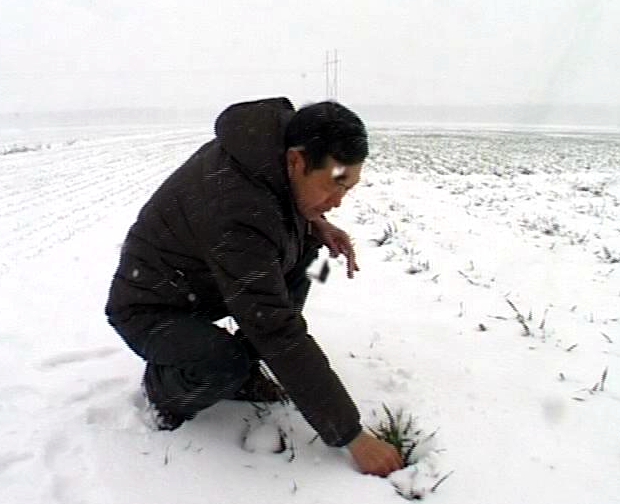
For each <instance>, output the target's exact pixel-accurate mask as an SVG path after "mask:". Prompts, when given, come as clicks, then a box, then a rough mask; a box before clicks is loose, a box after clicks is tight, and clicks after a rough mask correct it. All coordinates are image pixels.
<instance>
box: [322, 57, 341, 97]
mask: <svg viewBox="0 0 620 504" xmlns="http://www.w3.org/2000/svg"><path fill="white" fill-rule="evenodd" d="M339 63H340V60H339V59H338V49H334V55H333V57H332V59H330V55H329V51H325V99H326V100H329V99H333V100H337V99H338V64H339Z"/></svg>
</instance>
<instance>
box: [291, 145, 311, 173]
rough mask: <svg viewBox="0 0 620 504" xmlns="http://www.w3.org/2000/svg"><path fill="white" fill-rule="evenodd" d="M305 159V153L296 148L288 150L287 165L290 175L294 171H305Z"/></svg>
mask: <svg viewBox="0 0 620 504" xmlns="http://www.w3.org/2000/svg"><path fill="white" fill-rule="evenodd" d="M305 164H306V163H305V159H304V156H303V154H302V153H301V152H300V151H298V150H296V149H289V150H287V151H286V165H287V168H288V172H289V175H292V174H293V173H303V171H304V169H305Z"/></svg>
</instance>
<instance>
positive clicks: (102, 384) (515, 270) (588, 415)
mask: <svg viewBox="0 0 620 504" xmlns="http://www.w3.org/2000/svg"><path fill="white" fill-rule="evenodd" d="M209 131H210V127H208V128H197V127H196V126H195V125H194V126H185V127H183V126H178V127H173V128H172V127H169V128H166V127H163V126H158V127H149V126H144V125H142V126H136V127H128V126H126V125H125V126H122V127H119V128H111V127H108V128H99V129H98V128H92V127H91V128H83V129H80V128H55V129H54V128H47V129H31V130H28V131H19V130H13V131H8V130H0V133H2V136H1V138H0V140H1V142H0V147H1V148H0V154H2V155H0V183H1V186H2V194H1V195H0V250H1V252H0V301H1V303H0V355H1V359H2V366H0V502H2V503H7V504H8V503H10V504H13V503H15V504H18V503H19V504H22V503H45V504H48V503H60V504H74V503H75V504H76V503H89V504H91V503H92V504H107V503H118V502H129V503H138V502H148V503H149V504H158V503H162V504H163V503H166V504H168V503H170V502H178V503H187V504H192V503H201V504H202V503H204V502H217V503H240V502H269V503H272V504H278V503H285V502H286V503H289V502H299V503H302V504H310V503H342V502H386V503H387V502H394V503H396V502H403V498H402V497H401V496H399V495H398V494H397V493H396V491H395V489H394V487H393V485H392V482H393V483H402V482H403V481H404V482H405V483H406V482H407V481H408V478H410V473H411V470H409V472H407V471H405V472H403V473H402V474H397V475H394V477H393V478H390V480H386V479H381V478H377V477H371V476H363V475H361V474H359V473H357V472H356V471H355V470H354V467H353V466H352V463H351V461H350V460H349V458H348V456H347V454H346V451H345V450H339V449H333V448H328V447H325V446H324V445H323V444H322V443H321V441H320V440H316V439H314V438H315V436H314V432H313V431H312V430H311V428H310V427H309V426H308V425H307V424H306V423H305V422H304V421H303V419H302V418H301V417H300V416H299V413H298V412H296V411H295V409H294V408H293V407H292V406H287V407H283V406H277V407H276V406H274V407H272V408H271V409H270V410H269V411H257V410H255V408H254V407H253V406H252V405H250V404H244V403H237V402H235V403H233V402H222V403H220V404H218V405H216V406H214V407H213V408H211V409H208V410H206V411H204V412H203V413H201V414H200V415H199V416H198V417H197V418H196V419H195V420H193V421H191V422H188V423H187V424H185V425H184V426H183V427H182V428H181V429H179V430H177V431H175V432H172V433H170V432H153V431H151V430H149V428H148V427H147V426H146V425H145V422H144V418H143V407H144V404H143V399H142V398H141V396H140V393H139V380H140V377H141V372H142V363H141V362H140V360H139V359H138V358H137V357H135V356H134V355H133V354H132V353H131V352H130V351H129V350H128V349H127V348H126V347H125V346H124V344H123V343H122V342H121V340H120V338H119V337H118V336H117V335H116V334H115V333H114V332H113V331H112V330H111V329H110V328H109V327H108V326H107V324H106V321H105V319H104V316H103V305H104V303H105V298H106V294H107V288H108V284H109V281H110V277H111V274H112V273H113V271H114V269H115V265H116V261H117V257H118V253H119V247H120V245H121V242H122V239H123V237H124V234H125V232H126V230H127V228H128V226H129V225H130V224H131V222H132V221H133V218H134V217H135V215H136V212H137V211H138V209H139V208H140V206H141V205H142V204H143V202H144V201H145V200H146V198H147V197H148V196H149V195H150V193H151V192H152V191H153V190H154V189H155V188H156V187H157V185H158V184H159V183H160V182H161V181H162V180H163V179H164V178H165V177H166V175H167V174H168V173H169V172H170V171H171V170H172V169H173V168H175V167H176V166H178V165H179V164H180V163H181V162H182V161H184V160H185V159H186V158H187V157H189V155H190V154H191V153H192V152H193V151H194V150H195V149H196V148H197V147H198V146H200V145H201V144H202V143H203V142H204V141H206V140H207V139H208V138H209ZM619 167H620V138H619V137H617V136H613V135H598V136H596V135H585V134H584V135H578V134H572V135H561V134H554V135H550V134H543V133H540V132H538V133H536V134H527V133H524V132H521V133H518V134H510V133H506V132H493V133H492V132H475V131H468V132H450V133H445V132H443V133H442V132H440V131H435V132H431V131H408V130H405V129H387V128H381V129H375V130H373V132H372V154H371V157H370V159H369V160H368V163H367V165H366V169H365V173H364V178H363V181H362V182H361V184H360V186H359V187H357V188H356V189H355V190H354V191H353V192H352V194H351V196H350V197H349V199H348V201H345V203H344V204H343V206H342V207H341V208H340V209H339V210H337V211H336V212H334V215H333V216H332V217H333V220H334V221H335V222H336V223H337V224H339V225H340V226H341V227H343V228H345V229H347V230H349V231H350V233H351V234H352V235H353V236H354V238H355V240H356V244H357V249H358V253H359V263H360V266H361V271H360V273H359V274H358V275H357V277H356V279H355V280H352V281H351V280H348V279H346V275H345V270H344V267H343V264H342V263H341V261H339V260H332V261H331V275H330V277H329V279H328V281H327V283H326V284H315V285H314V286H313V290H312V292H311V296H310V299H309V302H308V306H307V318H308V321H309V325H310V330H311V332H312V334H313V335H314V336H315V337H316V338H317V339H318V340H319V341H320V343H321V345H322V346H323V347H324V349H325V350H326V352H327V354H328V355H329V357H330V359H331V362H332V364H333V366H334V367H335V368H336V370H337V372H338V373H339V375H340V376H341V377H342V379H343V381H344V382H345V384H346V385H347V386H348V388H349V390H350V392H351V394H352V396H353V397H354V398H355V400H356V401H357V403H358V405H359V407H360V409H361V411H362V413H363V418H364V422H365V423H366V425H368V426H375V425H376V424H377V422H378V421H379V420H380V419H381V418H382V404H384V403H385V404H386V405H388V406H389V407H391V408H393V409H394V410H396V409H398V408H401V407H402V408H404V410H405V412H407V413H411V414H412V415H413V416H414V417H416V421H417V423H418V424H419V425H421V426H422V427H423V428H424V429H425V430H426V431H427V432H432V431H435V430H437V434H436V436H435V443H436V446H435V448H436V452H435V453H434V454H433V457H434V463H435V464H436V467H435V470H436V471H437V474H439V475H445V474H448V473H449V472H451V471H454V472H453V474H452V475H451V476H450V477H449V478H448V479H446V480H445V481H444V482H443V483H442V484H441V485H440V486H439V487H438V488H437V491H436V492H435V493H432V494H430V495H428V496H427V500H428V501H429V502H435V503H437V504H440V503H441V504H453V503H458V504H464V503H475V504H484V503H489V504H490V503H500V502H501V503H522V502H527V503H530V504H533V503H550V502H562V503H564V504H571V503H575V504H577V503H580V504H581V503H584V502H597V503H598V502H600V503H612V502H620V478H618V474H620V437H619V436H620V430H619V428H618V427H619V426H620V350H619V345H620V272H619V270H620V224H619V223H620V201H619V200H620V172H619V171H618V170H619ZM509 302H510V303H509ZM517 312H519V314H520V318H519V320H518V319H517ZM281 435H283V436H284V437H285V449H284V451H283V452H282V453H275V454H274V453H272V452H271V447H272V446H275V447H278V445H279V440H280V437H281ZM244 438H245V441H244ZM278 451H279V450H278ZM428 461H430V457H429V458H427V459H425V462H428ZM427 465H428V464H427ZM420 469H421V471H422V465H421V466H420ZM435 479H436V478H435ZM416 484H417V485H418V487H420V485H422V486H423V481H422V479H419V480H418V483H416Z"/></svg>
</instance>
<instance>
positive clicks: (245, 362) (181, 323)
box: [144, 247, 318, 417]
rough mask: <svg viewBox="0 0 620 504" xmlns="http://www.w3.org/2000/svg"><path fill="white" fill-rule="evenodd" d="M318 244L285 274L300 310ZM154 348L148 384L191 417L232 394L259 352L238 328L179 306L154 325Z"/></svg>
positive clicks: (165, 404)
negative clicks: (229, 328)
mask: <svg viewBox="0 0 620 504" xmlns="http://www.w3.org/2000/svg"><path fill="white" fill-rule="evenodd" d="M317 254H318V249H317V248H316V247H312V248H309V249H308V250H306V252H305V253H304V256H303V257H302V259H301V261H300V262H299V263H298V264H297V266H296V267H295V268H294V269H293V270H292V271H291V272H290V273H289V274H288V275H287V276H286V283H287V286H288V289H289V295H290V297H291V299H292V300H293V304H294V306H295V309H296V310H298V311H300V312H301V310H302V309H303V306H304V304H305V301H306V297H307V295H308V290H309V289H310V280H309V279H308V277H307V276H306V270H307V269H308V266H310V264H311V263H312V261H314V259H316V257H317ZM149 346H150V347H151V349H152V350H153V349H154V351H151V352H149V353H150V354H151V355H153V357H152V358H150V359H149V361H148V362H147V364H146V370H145V373H144V381H145V387H146V390H147V392H148V395H149V399H150V400H151V401H152V402H154V403H155V405H156V406H158V407H160V408H163V409H166V410H168V411H170V412H171V413H174V414H177V415H184V416H188V417H191V416H193V415H194V414H195V413H197V412H198V411H200V410H202V409H204V408H207V407H209V406H211V405H212V404H215V403H216V402H217V401H219V400H220V399H226V398H232V397H233V396H234V394H235V392H236V391H237V390H239V389H240V388H241V386H242V385H243V384H244V382H245V381H246V380H247V379H248V377H249V375H250V367H251V365H252V363H253V362H256V361H257V360H258V354H257V353H256V351H255V350H254V349H253V348H252V346H251V345H250V344H249V342H248V341H247V340H245V338H244V337H243V335H240V333H239V331H238V332H237V333H236V334H235V335H231V334H230V333H228V331H226V330H225V329H222V328H220V327H218V326H216V325H214V324H213V322H212V321H211V320H209V319H208V318H206V317H204V316H201V315H196V314H192V313H187V314H185V313H179V312H174V313H170V314H163V317H162V319H161V320H160V321H158V323H157V324H156V325H155V326H154V327H152V328H151V329H150V331H149Z"/></svg>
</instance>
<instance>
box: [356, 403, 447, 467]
mask: <svg viewBox="0 0 620 504" xmlns="http://www.w3.org/2000/svg"><path fill="white" fill-rule="evenodd" d="M382 406H383V411H384V412H385V414H386V416H387V419H386V420H381V421H380V422H379V425H378V426H376V427H375V428H372V427H368V429H369V430H370V432H372V433H373V434H374V435H375V437H376V438H377V439H380V440H382V441H385V442H386V443H389V444H391V445H392V446H394V448H396V450H397V451H398V453H399V454H400V456H401V457H402V459H403V462H404V464H405V466H409V465H413V464H415V463H416V462H417V460H416V458H415V456H413V455H414V452H413V450H414V448H415V447H416V446H418V445H420V444H422V443H425V442H427V441H429V440H430V439H431V438H433V437H434V436H435V434H436V432H437V431H435V432H433V433H432V434H429V435H428V436H427V437H425V438H424V439H422V440H420V439H419V438H420V436H421V434H422V430H419V429H416V428H415V419H414V418H413V417H412V416H411V415H407V416H405V414H404V412H403V410H402V409H401V410H398V411H397V412H396V413H393V412H392V411H391V410H390V409H389V408H388V407H387V406H386V405H385V404H383V405H382Z"/></svg>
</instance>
